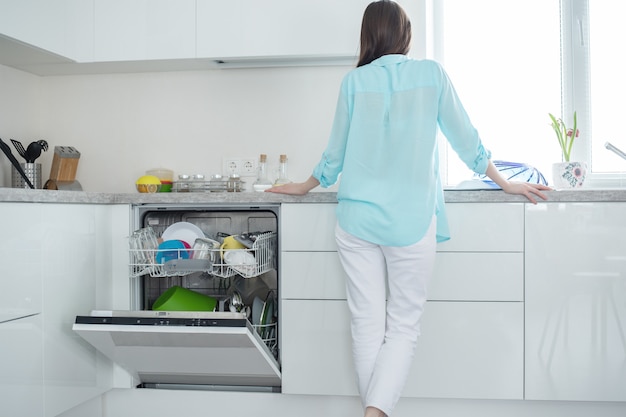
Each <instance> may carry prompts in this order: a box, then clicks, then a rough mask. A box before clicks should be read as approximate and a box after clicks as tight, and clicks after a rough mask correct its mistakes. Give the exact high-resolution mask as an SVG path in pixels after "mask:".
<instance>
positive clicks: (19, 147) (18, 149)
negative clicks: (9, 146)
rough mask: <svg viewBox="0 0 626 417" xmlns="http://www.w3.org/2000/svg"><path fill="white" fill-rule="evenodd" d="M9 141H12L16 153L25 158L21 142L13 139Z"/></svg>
mask: <svg viewBox="0 0 626 417" xmlns="http://www.w3.org/2000/svg"><path fill="white" fill-rule="evenodd" d="M11 142H12V143H13V146H15V149H17V153H19V154H20V156H21V157H22V158H24V159H26V150H25V149H24V145H22V142H20V141H19V140H15V139H11Z"/></svg>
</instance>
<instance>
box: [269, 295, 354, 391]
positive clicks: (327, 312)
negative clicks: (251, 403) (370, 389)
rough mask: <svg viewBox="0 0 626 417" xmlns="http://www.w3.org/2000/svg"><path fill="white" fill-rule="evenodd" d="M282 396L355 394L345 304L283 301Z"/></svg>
mask: <svg viewBox="0 0 626 417" xmlns="http://www.w3.org/2000/svg"><path fill="white" fill-rule="evenodd" d="M280 325H281V341H282V342H281V343H282V348H281V357H282V392H283V394H305V395H358V392H357V387H356V382H355V370H354V365H353V362H352V348H351V343H352V342H351V338H350V312H349V311H348V304H347V302H345V301H337V300H323V301H312V300H283V301H282V305H281V322H280Z"/></svg>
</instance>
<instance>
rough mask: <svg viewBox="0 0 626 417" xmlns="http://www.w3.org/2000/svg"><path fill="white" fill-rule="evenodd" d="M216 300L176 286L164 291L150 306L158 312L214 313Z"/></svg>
mask: <svg viewBox="0 0 626 417" xmlns="http://www.w3.org/2000/svg"><path fill="white" fill-rule="evenodd" d="M216 305H217V300H216V299H215V298H213V297H209V296H208V295H204V294H200V293H198V292H195V291H192V290H188V289H187V288H183V287H179V286H177V285H175V286H173V287H170V288H169V289H168V290H167V291H165V292H164V293H163V294H161V296H160V297H159V298H157V300H156V301H155V302H154V304H153V305H152V309H153V310H159V311H215V306H216Z"/></svg>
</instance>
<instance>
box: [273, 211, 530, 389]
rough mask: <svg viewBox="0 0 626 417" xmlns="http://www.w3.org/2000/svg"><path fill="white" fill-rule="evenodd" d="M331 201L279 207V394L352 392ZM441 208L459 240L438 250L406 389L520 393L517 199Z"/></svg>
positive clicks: (520, 213) (521, 261)
mask: <svg viewBox="0 0 626 417" xmlns="http://www.w3.org/2000/svg"><path fill="white" fill-rule="evenodd" d="M335 207H336V205H334V204H284V205H283V207H282V209H281V227H282V230H283V235H282V236H283V239H282V242H281V268H282V271H281V277H282V280H281V291H280V294H281V303H282V304H281V329H282V330H281V335H282V339H281V340H282V349H281V354H282V375H283V385H282V391H283V392H284V393H287V394H317V395H357V388H356V381H355V371H354V367H353V363H352V354H351V336H350V314H349V311H348V307H347V302H346V301H345V288H344V285H345V278H344V274H343V270H342V268H341V264H340V263H339V259H338V256H337V253H336V248H335V244H334V238H333V236H334V224H335V221H336V220H335V217H334V210H335ZM448 214H449V218H450V226H451V230H452V232H453V234H454V236H455V238H456V239H455V240H454V243H452V242H453V241H450V242H446V243H445V244H441V245H439V247H438V252H439V253H438V254H437V261H436V262H437V265H436V269H435V275H434V277H433V282H432V285H431V296H430V297H429V301H428V302H427V305H426V308H425V313H424V316H423V319H422V335H421V337H420V338H419V340H418V347H417V351H416V357H415V360H414V363H413V366H412V369H411V371H410V374H409V377H408V381H407V385H406V387H405V390H404V393H403V395H404V396H405V397H431V398H476V399H523V398H524V351H523V347H524V303H523V288H524V284H523V277H524V270H523V268H524V254H523V248H524V244H523V242H524V239H523V231H524V230H523V224H524V222H523V216H524V205H523V204H502V203H499V204H476V203H473V204H450V205H449V206H448ZM303 218H306V219H309V221H307V222H303V221H302V219H303ZM467 218H471V219H473V221H472V222H466V221H464V219H467ZM494 219H495V220H494Z"/></svg>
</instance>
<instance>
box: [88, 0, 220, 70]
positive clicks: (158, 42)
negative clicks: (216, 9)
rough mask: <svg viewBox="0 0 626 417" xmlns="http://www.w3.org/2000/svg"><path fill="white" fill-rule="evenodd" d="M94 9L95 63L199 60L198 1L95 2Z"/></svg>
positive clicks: (103, 0) (121, 0) (113, 0)
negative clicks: (197, 39)
mask: <svg viewBox="0 0 626 417" xmlns="http://www.w3.org/2000/svg"><path fill="white" fill-rule="evenodd" d="M226 3H228V2H226ZM94 7H95V18H94V21H95V23H94V25H95V27H94V34H95V35H94V61H96V62H107V61H146V60H161V59H192V58H195V56H196V48H195V46H196V42H195V39H196V24H195V23H196V1H195V0H95V6H94Z"/></svg>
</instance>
